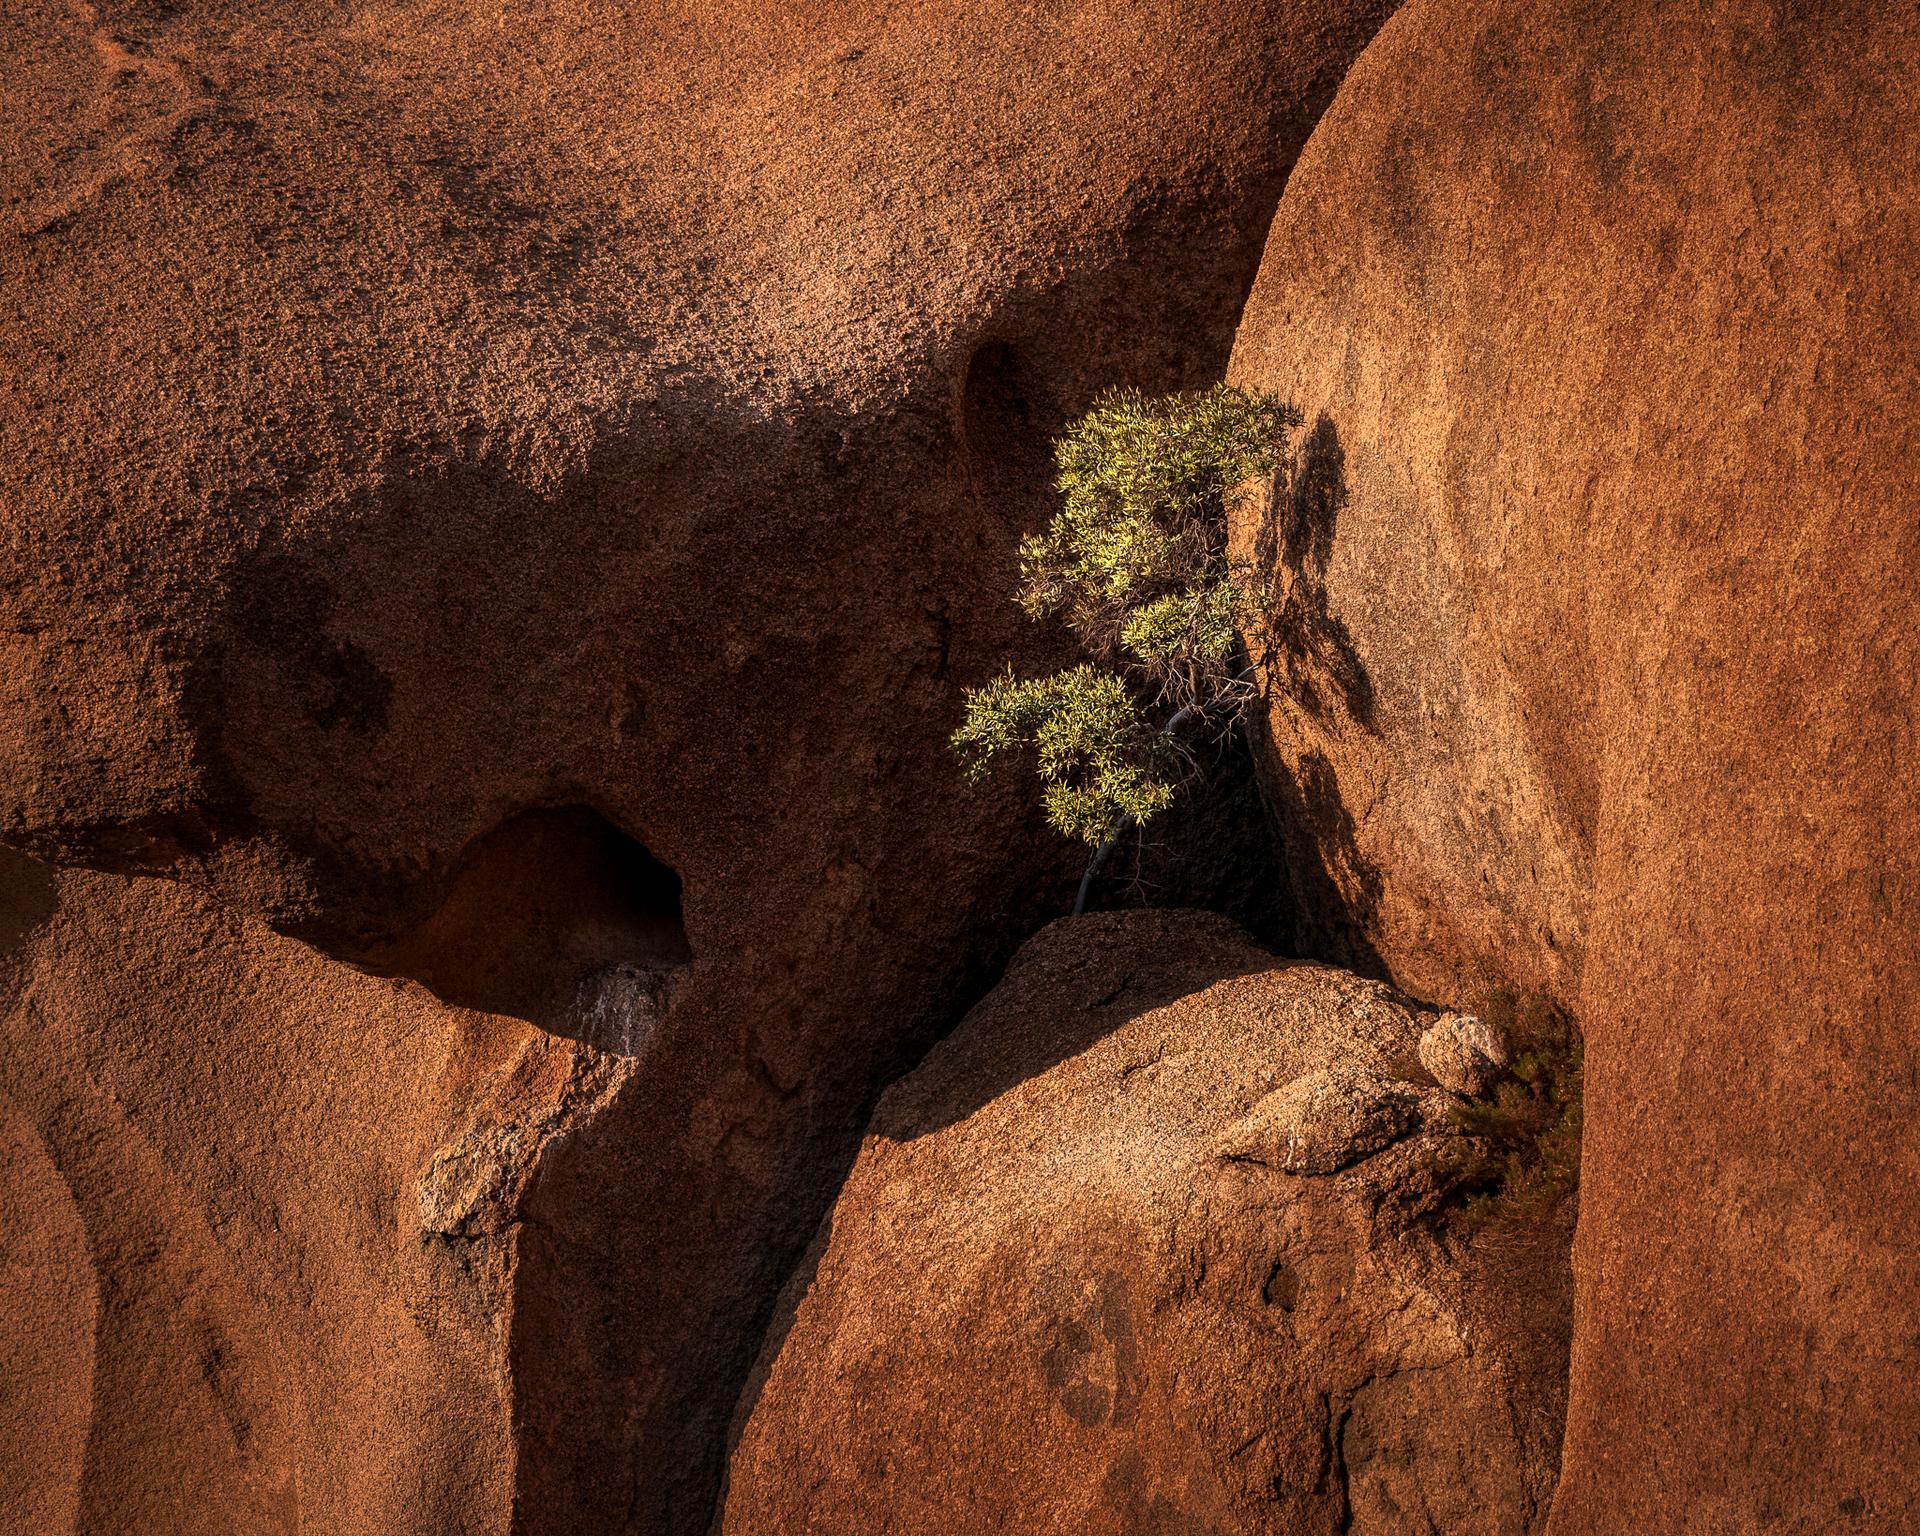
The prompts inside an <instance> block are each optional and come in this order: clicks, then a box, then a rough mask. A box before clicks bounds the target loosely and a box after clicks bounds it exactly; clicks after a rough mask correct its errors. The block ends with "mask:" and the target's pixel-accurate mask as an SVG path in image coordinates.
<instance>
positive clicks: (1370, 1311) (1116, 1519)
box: [720, 912, 1567, 1536]
mask: <svg viewBox="0 0 1920 1536" xmlns="http://www.w3.org/2000/svg"><path fill="white" fill-rule="evenodd" d="M1430 1017H1431V1016H1430V1015H1423V1014H1421V1013H1419V1012H1418V1011H1416V1010H1415V1009H1413V1008H1412V1007H1410V1006H1408V1004H1407V1002H1406V1000H1405V999H1404V998H1401V997H1398V996H1396V995H1395V994H1394V992H1393V991H1392V989H1391V988H1389V987H1387V986H1385V985H1384V984H1382V983H1380V982H1377V981H1366V980H1362V979H1360V978H1358V977H1356V976H1353V975H1351V974H1350V973H1348V972H1345V971H1340V970H1336V969H1334V968H1332V967H1329V966H1322V965H1313V964H1306V963H1300V962H1289V961H1279V960H1276V959H1275V958H1274V957H1273V956H1272V955H1269V954H1267V953H1265V952H1264V951H1262V950H1260V949H1258V948H1256V947H1255V946H1253V945H1252V944H1250V943H1248V942H1247V940H1246V936H1245V935H1244V934H1243V933H1240V932H1239V931H1238V930H1236V929H1235V927H1234V926H1233V924H1231V923H1229V922H1227V921H1225V920H1224V919H1222V918H1219V917H1216V916H1213V915H1212V914H1207V913H1199V912H1133V913H1103V914H1096V915H1094V916H1091V917H1087V918H1075V919H1070V920H1067V921H1063V922H1059V923H1055V924H1053V925H1052V926H1050V927H1048V928H1047V929H1045V930H1044V931H1043V932H1041V933H1040V934H1038V935H1037V936H1036V937H1035V938H1034V939H1033V940H1032V941H1031V942H1030V943H1028V944H1027V945H1026V946H1025V947H1024V948H1023V949H1022V950H1021V951H1020V953H1019V955H1018V957H1017V958H1016V959H1015V961H1014V963H1013V965H1012V966H1011V967H1010V968H1009V970H1008V973H1007V976H1006V979H1005V980H1004V981H1002V982H1001V984H1000V985H999V986H998V987H996V988H995V989H994V990H993V991H992V992H991V993H989V994H988V995H987V997H986V998H985V999H984V1000H983V1001H982V1002H981V1003H980V1004H979V1006H977V1007H976V1008H975V1009H974V1010H973V1011H972V1012H971V1013H969V1014H968V1016H967V1018H966V1020H965V1021H964V1022H963V1023H962V1024H961V1025H960V1027H959V1028H958V1029H957V1030H956V1031H955V1032H954V1033H953V1034H952V1035H951V1036H950V1037H948V1038H947V1039H946V1040H944V1041H942V1042H941V1044H940V1045H939V1046H938V1047H937V1048H936V1049H935V1050H934V1051H933V1052H932V1054H931V1055H929V1057H928V1058H927V1060H926V1061H925V1062H924V1063H923V1064H922V1065H921V1066H920V1067H919V1068H918V1069H916V1070H915V1071H914V1072H912V1073H911V1074H909V1075H908V1076H907V1077H906V1078H904V1079H903V1080H902V1081H901V1082H899V1083H897V1084H896V1085H895V1086H894V1087H892V1088H891V1089H889V1090H888V1091H887V1093H886V1095H885V1096H884V1097H883V1098H882V1099H881V1101H880V1104H879V1107H878V1108H877V1110H876V1111H875V1114H874V1118H873V1121H872V1124H871V1125H870V1126H869V1127H868V1133H867V1136H866V1139H865V1141H864V1142H863V1143H862V1145H861V1149H860V1155H859V1157H858V1159H857V1160H856V1162H855V1164H854V1168H853V1171H852V1173H851V1174H850V1176H849V1177H848V1179H847V1182H846V1184H845V1186H844V1187H843V1188H842V1190H841V1192H840V1195H839V1198H838V1200H837V1201H836V1203H835V1205H834V1209H833V1213H832V1216H831V1217H830V1219H829V1220H828V1221H826V1222H824V1223H822V1225H821V1229H820V1232H819V1234H818V1235H817V1236H816V1238H815V1240H814V1244H813V1247H812V1250H811V1251H810V1252H809V1254H808V1256H807V1259H806V1261H805V1263H803V1264H802V1266H801V1268H800V1270H799V1271H798V1272H797V1273H796V1275H795V1276H794V1278H793V1280H792V1281H791V1282H790V1283H789V1285H788V1287H787V1289H786V1291H785V1293H784V1294H783V1296H782V1299H781V1306H780V1310H779V1313H778V1315H777V1321H776V1324H775V1327H774V1328H773V1329H772V1330H771V1332H770V1334H769V1338H768V1345H767V1349H766V1351H765V1353H764V1354H763V1355H762V1357H761V1361H760V1364H759V1366H758V1368H757V1369H756V1372H755V1376H754V1380H753V1383H752V1385H751V1387H750V1389H749V1391H748V1393H747V1394H746V1395H745V1397H744V1398H743V1400H742V1413H741V1417H740V1420H739V1422H738V1435H737V1442H736V1445H735V1448H734V1452H733V1456H732V1459H731V1462H730V1464H729V1476H728V1487H727V1497H726V1505H725V1509H724V1513H723V1516H722V1520H721V1524H720V1529H722V1530H723V1531H724V1532H725V1533H726V1536H784V1533H786V1532H792V1531H821V1532H828V1531H832V1532H841V1531H849V1532H850V1531H872V1532H885V1533H887V1536H939V1533H945V1532H950V1531H969V1532H971V1531H1015V1530H1018V1531H1029V1532H1035V1533H1049V1536H1051V1533H1055V1532H1058V1533H1060V1536H1067V1533H1076V1536H1079V1533H1088V1536H1135V1533H1141V1532H1149V1531H1179V1532H1188V1531H1193V1532H1200V1531H1205V1532H1217V1533H1219V1536H1270V1533H1281V1532H1284V1533H1288V1536H1334V1533H1340V1532H1352V1533H1357V1536H1426V1533H1430V1532H1433V1531H1445V1532H1447V1533H1449V1536H1526V1533H1529V1532H1538V1531H1540V1530H1542V1529H1544V1527H1545V1524H1546V1519H1547V1506H1548V1502H1549V1500H1550V1497H1551V1494H1552V1490H1553V1484H1554V1475H1555V1470H1556V1466H1557V1452H1558V1448H1559V1446H1558V1442H1559V1427H1560V1417H1559V1410H1560V1408H1561V1406H1562V1401H1563V1399H1562V1395H1561V1394H1562V1388H1563V1384H1564V1381H1565V1371H1566V1354H1565V1344H1566V1333H1565V1330H1564V1327H1563V1326H1553V1327H1550V1328H1549V1329H1547V1330H1544V1331H1542V1332H1529V1331H1525V1330H1516V1329H1514V1328H1512V1327H1511V1326H1509V1325H1508V1319H1510V1318H1511V1317H1512V1316H1513V1315H1514V1314H1515V1313H1516V1312H1518V1311H1521V1310H1523V1309H1526V1310H1529V1311H1530V1313H1531V1315H1532V1317H1533V1318H1534V1319H1535V1320H1538V1319H1539V1318H1540V1317H1541V1316H1543V1315H1547V1316H1552V1317H1553V1318H1554V1320H1555V1323H1556V1324H1564V1320H1565V1310H1564V1309H1565V1307H1566V1302H1567V1295H1566V1292H1567V1287H1566V1284H1565V1276H1566V1249H1565V1245H1564V1237H1563V1236H1562V1237H1561V1238H1559V1239H1557V1240H1553V1241H1550V1242H1548V1243H1546V1244H1544V1245H1542V1246H1541V1247H1540V1248H1539V1249H1538V1250H1537V1252H1536V1253H1535V1255H1534V1259H1535V1260H1536V1261H1538V1260H1544V1262H1530V1263H1527V1264H1521V1265H1515V1264H1511V1263H1509V1264H1507V1265H1505V1266H1503V1268H1502V1270H1501V1272H1500V1273H1499V1275H1498V1277H1497V1279H1494V1278H1493V1277H1492V1276H1491V1274H1490V1272H1489V1270H1488V1267H1487V1266H1486V1265H1485V1264H1484V1262H1481V1258H1480V1255H1481V1254H1482V1253H1483V1252H1484V1251H1485V1250H1484V1249H1483V1248H1480V1247H1477V1246H1468V1247H1463V1245H1462V1244H1461V1243H1460V1242H1459V1241H1458V1239H1457V1234H1456V1235H1455V1236H1454V1237H1452V1238H1448V1239H1443V1238H1441V1237H1437V1236H1436V1233H1435V1230H1434V1227H1433V1225H1432V1224H1431V1223H1430V1221H1429V1220H1428V1219H1427V1218H1428V1217H1429V1216H1430V1215H1431V1213H1432V1209H1433V1206H1434V1205H1435V1203H1436V1202H1437V1200H1438V1199H1439V1198H1440V1197H1441V1194H1442V1191H1441V1189H1440V1187H1439V1185H1438V1184H1437V1182H1436V1170H1437V1168H1438V1167H1439V1166H1440V1164H1441V1159H1443V1158H1444V1157H1445V1155H1446V1151H1447V1148H1448V1147H1449V1146H1451V1145H1457V1143H1455V1142H1452V1141H1451V1140H1450V1139H1449V1137H1448V1134H1447V1132H1448V1127H1449V1116H1450V1111H1451V1109H1452V1107H1453V1104H1454V1102H1455V1101H1454V1100H1453V1099H1452V1098H1451V1097H1450V1096H1449V1095H1448V1094H1446V1093H1444V1092H1442V1091H1440V1090H1439V1089H1437V1088H1435V1087H1433V1086H1432V1084H1431V1083H1428V1084H1427V1085H1426V1086H1425V1087H1424V1088H1423V1087H1419V1086H1416V1084H1415V1083H1413V1082H1412V1081H1409V1080H1408V1078H1407V1077H1406V1076H1405V1075H1404V1073H1405V1070H1406V1069H1405V1067H1404V1065H1403V1064H1404V1063H1405V1062H1407V1061H1408V1060H1410V1059H1411V1058H1412V1055H1413V1052H1414V1050H1415V1047H1416V1044H1417V1042H1418V1041H1419V1039H1420V1036H1421V1031H1422V1028H1423V1027H1424V1026H1425V1025H1426V1024H1427V1022H1428V1021H1429V1019H1430ZM1560 1230H1561V1232H1562V1233H1564V1230H1565V1229H1564V1228H1562V1229H1560ZM1543 1292H1544V1293H1545V1294H1544V1295H1543ZM1543 1301H1544V1306H1543V1305H1542V1302H1543Z"/></svg>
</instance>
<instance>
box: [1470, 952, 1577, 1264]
mask: <svg viewBox="0 0 1920 1536" xmlns="http://www.w3.org/2000/svg"><path fill="white" fill-rule="evenodd" d="M1480 1015H1481V1017H1482V1018H1484V1019H1486V1020H1487V1022H1488V1023H1490V1024H1494V1025H1497V1026H1499V1027H1500V1028H1501V1029H1503V1030H1505V1031H1506V1034H1507V1038H1508V1039H1509V1040H1510V1041H1511V1042H1512V1043H1513V1052H1514V1056H1513V1065H1512V1066H1511V1067H1510V1068H1509V1069H1508V1071H1507V1074H1506V1076H1505V1077H1503V1078H1502V1079H1501V1080H1500V1081H1499V1082H1498V1083H1496V1084H1495V1085H1494V1087H1493V1091H1492V1092H1491V1093H1489V1094H1487V1095H1486V1096H1485V1097H1483V1098H1479V1099H1472V1100H1469V1101H1467V1102H1466V1103H1464V1104H1461V1105H1459V1106H1458V1107H1456V1108H1455V1110H1454V1112H1453V1121H1454V1125H1455V1126H1456V1127H1457V1128H1458V1129H1459V1131H1460V1134H1461V1140H1460V1143H1459V1144H1458V1147H1457V1148H1456V1149H1455V1150H1454V1151H1453V1153H1452V1154H1451V1155H1450V1156H1449V1157H1448V1159H1447V1160H1446V1167H1445V1171H1446V1173H1447V1174H1448V1176H1449V1178H1450V1179H1451V1180H1452V1181H1454V1183H1455V1188H1456V1190H1457V1192H1458V1193H1460V1194H1462V1195H1464V1196H1466V1200H1465V1204H1464V1206H1463V1207H1462V1208H1461V1211H1460V1215H1461V1218H1462V1220H1463V1222H1464V1223H1465V1225H1467V1226H1468V1227H1470V1228H1471V1227H1486V1226H1489V1225H1493V1224H1496V1223H1501V1222H1508V1221H1515V1220H1525V1221H1534V1220H1539V1219H1543V1218H1545V1217H1548V1216H1551V1215H1552V1214H1553V1213H1555V1212H1556V1211H1558V1210H1559V1208H1560V1207H1561V1206H1562V1205H1563V1204H1564V1203H1565V1202H1566V1201H1567V1200H1568V1199H1570V1198H1571V1197H1572V1196H1573V1195H1574V1194H1575V1193H1577V1191H1578V1189H1579V1186H1580V1132H1581V1117H1582V1108H1581V1102H1582V1086H1583V1084H1582V1072H1583V1060H1582V1058H1583V1053H1584V1044H1583V1042H1582V1040H1581V1037H1580V1029H1579V1026H1578V1025H1577V1024H1576V1023H1575V1022H1574V1021H1573V1019H1572V1017H1571V1016H1570V1015H1569V1014H1568V1013H1567V1012H1566V1011H1565V1010H1564V1009H1562V1008H1560V1007H1558V1006H1557V1005H1556V1004H1554V1003H1553V1002H1551V1001H1550V1000H1549V999H1547V998H1545V997H1543V996H1540V995H1538V994H1519V993H1515V992H1512V991H1510V990H1504V989H1502V990H1496V991H1494V992H1493V993H1491V994H1490V995H1489V996H1488V997H1487V998H1486V999H1485V1001H1484V1002H1483V1003H1482V1005H1481V1008H1480Z"/></svg>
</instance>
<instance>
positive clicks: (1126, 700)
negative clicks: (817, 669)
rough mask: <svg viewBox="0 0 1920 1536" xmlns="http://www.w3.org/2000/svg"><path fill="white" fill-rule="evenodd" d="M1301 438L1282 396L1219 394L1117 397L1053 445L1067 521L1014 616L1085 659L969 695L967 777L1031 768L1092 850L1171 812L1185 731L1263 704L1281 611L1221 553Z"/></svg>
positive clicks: (1027, 551)
mask: <svg viewBox="0 0 1920 1536" xmlns="http://www.w3.org/2000/svg"><path fill="white" fill-rule="evenodd" d="M1299 424H1300V415H1299V413H1298V412H1297V411H1296V410H1294V408H1293V407H1292V406H1290V405H1287V404H1286V403H1284V402H1283V401H1280V400H1277V399H1275V398H1274V397H1273V396H1271V395H1266V394H1261V393H1258V392H1255V391H1251V390H1244V389H1236V388H1234V387H1232V386H1230V385H1226V384H1216V385H1214V386H1213V387H1212V388H1211V389H1205V390H1198V391H1194V392H1191V393H1186V394H1175V395H1166V396H1162V397H1159V398H1149V397H1147V396H1145V395H1142V394H1141V393H1140V392H1139V391H1138V390H1131V389H1121V390H1112V391H1109V392H1108V393H1106V394H1104V395H1102V396H1100V398H1099V399H1098V400H1096V401H1095V402H1094V405H1093V408H1092V409H1091V410H1090V411H1088V412H1087V414H1086V415H1085V416H1083V417H1081V418H1080V419H1079V420H1078V421H1077V422H1075V423H1074V424H1073V426H1072V427H1070V428H1069V429H1068V430H1067V432H1066V434H1065V435H1064V436H1063V437H1061V438H1060V439H1059V440H1058V441H1057V442H1056V443H1055V444H1054V460H1055V464H1056V465H1057V467H1058V474H1057V476H1056V478H1055V481H1054V484H1055V486H1056V487H1057V489H1058V490H1059V491H1060V493H1061V498H1062V505H1061V507H1060V510H1059V511H1058V512H1057V513H1056V514H1055V515H1054V517H1053V519H1052V521H1051V522H1050V523H1049V524H1048V526H1047V528H1046V530H1045V531H1044V532H1042V533H1038V534H1035V535H1033V536H1032V537H1030V538H1028V539H1027V540H1025V541H1024V542H1023V543H1022V544H1021V546H1020V588H1019V593H1018V599H1019V602H1020V605H1021V607H1022V608H1024V609H1025V610H1026V612H1027V614H1028V615H1029V617H1031V618H1034V619H1057V620H1059V621H1061V622H1063V623H1065V624H1066V626H1067V627H1068V629H1069V630H1070V631H1071V632H1072V633H1073V634H1074V636H1075V637H1076V639H1077V640H1078V641H1079V642H1080V645H1081V647H1082V648H1083V650H1084V651H1085V652H1086V654H1087V657H1088V660H1087V661H1086V662H1084V663H1082V664H1081V665H1079V666H1075V667H1072V668H1069V669H1068V670H1066V671H1064V672H1059V673H1056V674H1055V675H1053V676H1052V677H1046V678H1038V679H1032V680H1021V679H1018V678H1016V677H1014V676H1013V674H1012V673H1011V672H1010V671H1009V672H1008V673H1007V674H1006V675H1005V676H1003V677H1000V678H997V679H995V680H994V681H992V682H990V683H987V684H985V685H984V686H982V687H978V688H969V689H967V690H966V706H967V713H966V720H965V723H964V724H962V725H961V727H960V729H959V730H958V731H956V732H955V733H954V735H953V745H954V749H955V750H956V751H957V752H958V753H959V754H960V756H961V758H962V760H963V761H964V762H965V763H966V765H967V770H968V773H969V775H970V776H971V777H973V778H975V779H978V778H980V777H982V776H984V775H985V774H986V773H987V772H988V771H989V770H990V769H991V767H992V765H993V763H994V762H995V761H996V760H997V759H999V758H1001V757H1003V756H1005V755H1007V754H1010V753H1016V752H1022V751H1029V750H1030V751H1031V752H1032V753H1033V756H1034V760H1035V762H1036V765H1037V768H1038V772H1039V776H1040V780H1041V783H1042V785H1043V786H1044V796H1045V804H1046V811H1047V819H1048V820H1049V821H1050V822H1051V823H1052V825H1053V826H1054V827H1055V828H1057V829H1058V830H1059V831H1061V832H1063V833H1065V834H1067V835H1068V836H1070V837H1077V838H1080V839H1083V840H1084V841H1086V842H1087V843H1090V844H1092V845H1094V846H1095V847H1099V846H1101V845H1102V844H1103V843H1105V842H1107V841H1108V840H1110V838H1111V837H1112V836H1113V834H1114V832H1115V831H1116V829H1117V828H1118V827H1120V826H1124V825H1126V824H1128V823H1129V822H1132V823H1139V822H1144V821H1147V820H1149V819H1150V818H1152V817H1153V816H1155V815H1157V814H1159V813H1160V812H1161V811H1163V810H1165V809H1166V808H1167V806H1168V805H1170V804H1171V803H1172V802H1173V798H1174V794H1175V791H1176V789H1177V787H1178V784H1179V781H1180V779H1181V776H1182V771H1183V765H1184V763H1185V761H1186V759H1185V755H1184V753H1183V751H1182V749H1181V743H1180V732H1181V731H1182V730H1183V729H1185V728H1190V727H1192V726H1193V725H1195V724H1196V723H1198V722H1201V721H1212V722H1214V723H1216V724H1218V723H1221V722H1222V721H1223V720H1224V719H1225V718H1226V717H1228V716H1230V715H1232V714H1233V713H1235V712H1237V710H1238V709H1239V708H1240V707H1242V706H1243V705H1244V703H1245V702H1246V701H1247V700H1248V699H1249V698H1251V697H1252V696H1253V682H1252V673H1253V670H1254V666H1255V663H1256V662H1259V661H1261V660H1264V659H1265V650H1266V645H1267V639H1268V637H1267V635H1266V632H1265V625H1266V623H1267V615H1268V613H1270V612H1271V611H1272V609H1273V606H1274V605H1273V604H1272V603H1270V602H1269V601H1267V596H1268V595H1267V594H1266V593H1265V592H1264V591H1263V590H1262V589H1261V587H1260V586H1259V584H1258V582H1257V581H1256V579H1255V572H1254V570H1253V568H1252V566H1251V564H1250V563H1248V562H1244V561H1238V560H1235V559H1232V558H1231V557H1230V556H1229V554H1228V550H1227V515H1228V512H1229V510H1230V507H1231V504H1232V501H1233V498H1234V497H1235V496H1236V495H1238V494H1240V492H1241V488H1242V487H1243V486H1246V485H1249V484H1250V483H1252V482H1255V481H1258V480H1259V479H1261V478H1263V477H1265V476H1269V475H1271V474H1272V473H1273V472H1274V471H1275V470H1276V468H1278V466H1279V464H1280V462H1281V456H1282V454H1283V452H1284V450H1285V447H1286V440H1287V434H1288V432H1289V431H1291V430H1292V429H1293V428H1295V427H1297V426H1298V425H1299Z"/></svg>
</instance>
